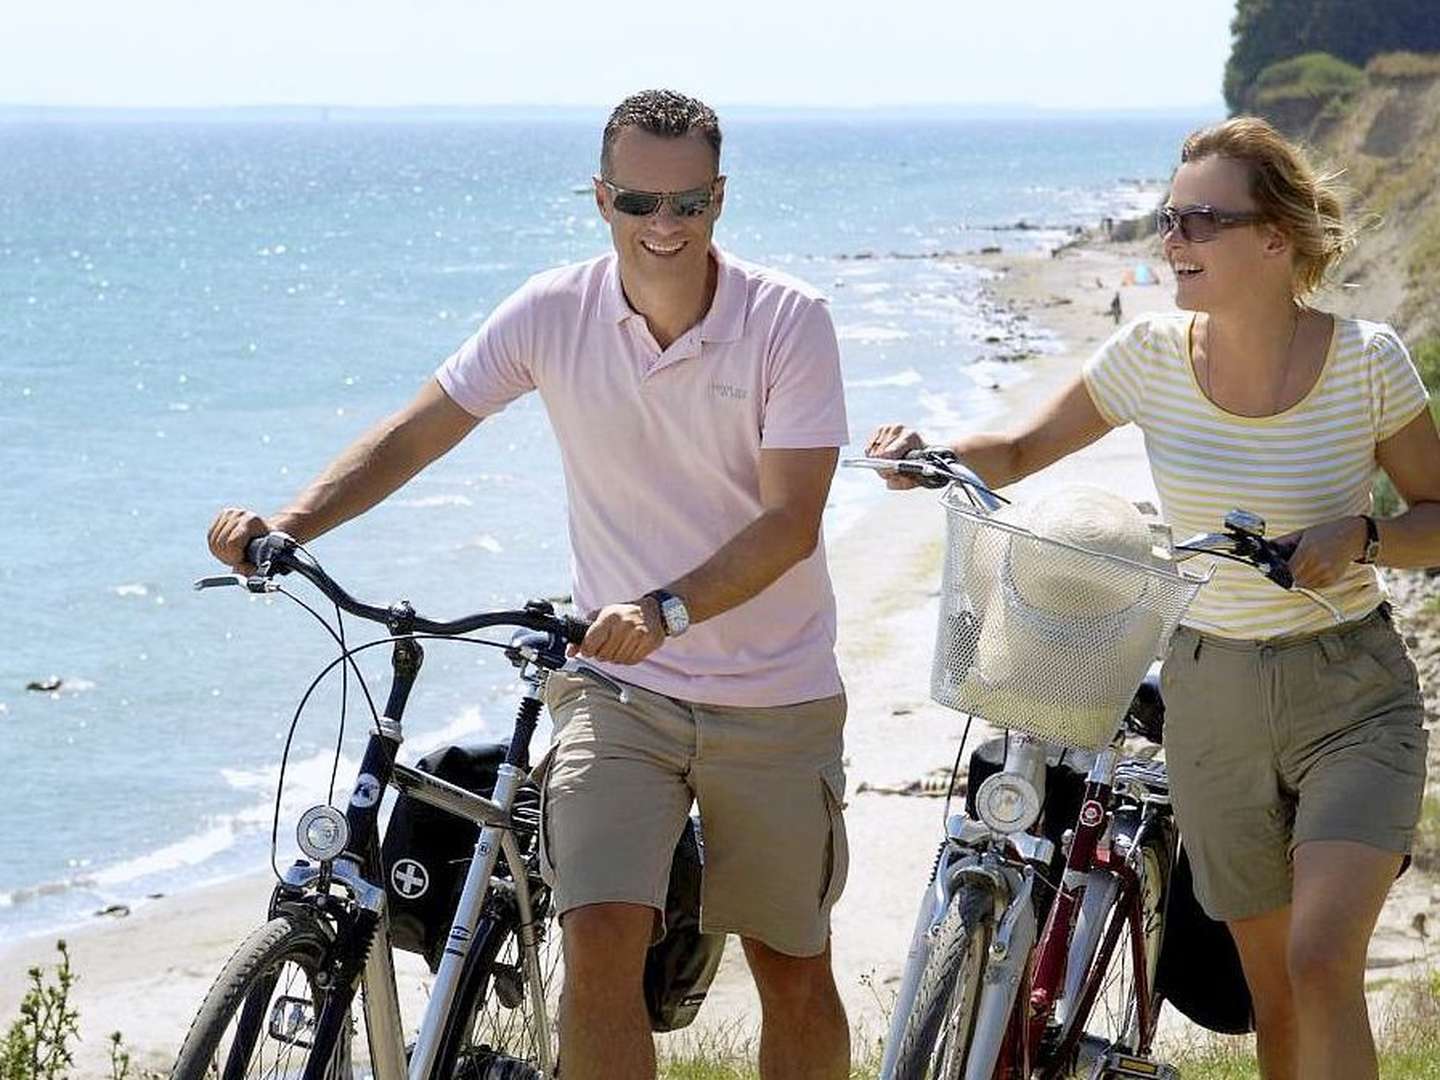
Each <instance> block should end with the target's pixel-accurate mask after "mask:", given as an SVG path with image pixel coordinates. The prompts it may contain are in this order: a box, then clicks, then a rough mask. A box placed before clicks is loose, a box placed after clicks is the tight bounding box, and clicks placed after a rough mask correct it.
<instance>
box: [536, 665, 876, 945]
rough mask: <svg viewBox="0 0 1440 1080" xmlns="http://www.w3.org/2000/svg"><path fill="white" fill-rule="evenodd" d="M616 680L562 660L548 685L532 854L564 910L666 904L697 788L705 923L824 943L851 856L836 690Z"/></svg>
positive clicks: (841, 714) (770, 940)
mask: <svg viewBox="0 0 1440 1080" xmlns="http://www.w3.org/2000/svg"><path fill="white" fill-rule="evenodd" d="M626 690H627V692H628V695H629V698H630V700H629V703H628V704H624V705H622V704H621V703H620V702H619V701H618V700H617V697H616V694H615V691H614V690H613V689H611V688H610V687H607V686H605V685H603V684H602V683H601V682H600V681H599V680H597V679H592V678H587V677H585V676H583V675H569V674H560V673H556V674H554V675H552V676H551V677H550V682H549V685H548V687H547V690H546V704H547V705H549V707H550V712H551V715H552V716H553V717H554V721H555V742H554V747H553V750H552V757H551V760H550V762H549V765H548V769H547V772H546V778H545V787H544V795H543V804H544V805H543V807H542V814H541V819H542V824H541V864H542V868H543V870H544V873H545V878H546V880H547V881H549V882H550V885H551V887H552V888H553V889H554V892H555V897H556V904H557V911H558V913H559V914H561V915H563V914H564V913H565V912H567V911H570V910H572V909H574V908H577V907H582V906H584V905H586V904H598V903H607V902H624V903H631V904H644V905H648V906H649V907H653V908H655V909H656V911H657V912H658V913H660V914H661V916H662V918H663V912H664V910H665V894H666V890H667V888H668V885H669V880H670V862H671V858H672V856H673V854H674V851H675V844H676V842H677V841H678V840H679V838H680V833H681V831H682V829H683V828H684V826H685V819H686V817H687V816H688V815H689V813H690V804H691V801H692V800H694V801H697V802H698V803H699V804H700V821H701V825H702V828H703V830H704V837H705V873H704V885H703V890H702V895H701V916H700V921H701V926H702V928H703V929H704V930H707V931H713V932H717V933H733V934H740V935H742V936H744V937H748V938H754V939H756V940H759V941H761V942H763V943H765V944H766V945H769V946H770V947H771V948H773V949H776V950H778V951H780V952H783V953H787V954H789V955H792V956H815V955H817V954H819V953H821V952H823V951H824V949H825V946H826V943H827V942H828V941H829V936H830V908H831V906H832V905H833V904H834V903H835V901H836V899H837V898H838V897H839V895H840V890H841V889H842V888H844V885H845V873H846V868H847V865H848V856H847V849H846V844H845V823H844V820H843V818H842V817H841V805H842V801H843V799H844V796H845V771H844V767H843V765H842V764H841V749H842V731H843V728H844V725H845V698H844V695H837V696H835V697H831V698H822V699H820V700H817V701H807V702H802V703H800V704H798V705H786V706H779V707H775V708H734V707H725V706H716V705H696V704H690V703H687V702H683V701H678V700H676V699H674V698H669V697H665V696H664V695H662V694H656V693H652V692H651V691H649V690H643V689H641V688H640V687H637V686H627V687H626ZM656 924H657V933H658V934H663V933H664V927H663V925H662V919H661V918H657V919H656Z"/></svg>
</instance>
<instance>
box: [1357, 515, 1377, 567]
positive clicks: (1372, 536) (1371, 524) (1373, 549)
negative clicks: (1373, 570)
mask: <svg viewBox="0 0 1440 1080" xmlns="http://www.w3.org/2000/svg"><path fill="white" fill-rule="evenodd" d="M1360 520H1361V521H1363V522H1365V547H1364V549H1363V550H1362V551H1361V553H1360V557H1359V558H1358V559H1356V560H1355V561H1356V562H1358V563H1364V564H1366V565H1369V564H1371V563H1373V562H1374V561H1375V560H1376V558H1378V557H1379V555H1380V530H1379V529H1378V528H1376V526H1375V519H1374V518H1373V517H1371V516H1370V515H1369V514H1361V515H1360Z"/></svg>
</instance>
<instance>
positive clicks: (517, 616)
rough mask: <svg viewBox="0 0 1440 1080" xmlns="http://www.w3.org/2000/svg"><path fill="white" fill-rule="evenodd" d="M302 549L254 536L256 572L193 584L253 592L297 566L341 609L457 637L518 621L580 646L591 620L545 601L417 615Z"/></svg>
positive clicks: (250, 554)
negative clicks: (346, 579)
mask: <svg viewBox="0 0 1440 1080" xmlns="http://www.w3.org/2000/svg"><path fill="white" fill-rule="evenodd" d="M298 549H299V545H298V544H297V543H296V541H295V539H294V538H293V537H291V536H288V535H286V534H285V533H282V532H272V533H269V534H267V535H265V536H260V537H256V538H255V539H254V540H252V541H250V543H248V544H247V545H245V558H246V559H247V560H248V561H249V562H250V564H251V565H252V566H254V567H255V573H253V574H251V575H250V576H249V577H248V578H244V577H241V576H240V575H238V574H237V575H228V576H226V577H220V578H202V579H201V580H200V581H198V582H196V583H195V587H196V588H206V587H208V586H209V585H218V584H231V583H234V584H243V585H244V586H245V587H246V588H248V589H249V590H250V591H251V592H265V591H266V590H267V589H268V588H270V587H271V585H270V580H271V578H273V577H275V576H276V575H279V574H288V573H290V572H292V571H293V572H295V573H297V574H299V575H300V576H301V577H303V578H305V580H307V581H309V582H310V583H311V584H312V585H314V586H315V587H316V588H317V589H319V590H320V591H321V592H322V593H324V594H325V596H326V597H327V598H328V599H329V600H330V601H331V602H332V603H334V604H335V605H336V606H337V607H339V608H340V610H342V611H347V612H349V613H350V614H351V615H354V616H356V617H357V618H361V619H368V620H369V621H371V622H376V623H380V624H381V625H383V626H385V627H386V628H388V629H389V630H390V631H391V632H392V633H395V634H408V633H415V632H419V633H423V634H437V635H440V636H442V637H454V636H456V635H459V634H468V633H470V632H471V631H474V630H483V629H486V628H487V627H491V626H520V627H524V628H525V629H527V630H539V631H543V632H545V633H552V634H557V635H558V636H559V637H561V638H562V639H563V640H565V641H566V642H569V643H570V644H572V645H578V644H580V642H581V641H583V640H584V638H585V633H586V631H588V630H589V629H590V624H589V623H588V622H586V621H585V620H584V619H576V618H574V617H572V616H569V615H556V614H555V612H554V609H553V608H551V606H550V604H549V603H548V602H547V601H533V600H532V601H531V602H530V603H529V604H527V605H526V606H525V608H524V609H523V610H519V611H485V612H479V613H477V614H474V615H466V616H464V617H462V618H459V619H449V620H437V619H429V618H425V617H424V616H422V615H418V614H416V612H415V610H414V609H413V608H411V607H410V605H409V604H408V603H405V602H403V601H402V602H400V603H398V604H393V605H391V606H390V607H377V606H375V605H374V604H367V603H364V602H363V601H360V600H357V599H356V598H355V597H353V596H351V595H350V594H349V593H348V592H346V591H345V590H344V589H343V588H342V587H341V586H340V584H339V583H338V582H336V581H335V579H334V578H332V577H331V576H330V575H329V574H327V573H326V572H325V571H324V570H322V569H321V568H320V566H319V565H318V564H317V563H315V562H313V561H311V560H308V559H302V558H300V557H299V556H298V555H297V551H298Z"/></svg>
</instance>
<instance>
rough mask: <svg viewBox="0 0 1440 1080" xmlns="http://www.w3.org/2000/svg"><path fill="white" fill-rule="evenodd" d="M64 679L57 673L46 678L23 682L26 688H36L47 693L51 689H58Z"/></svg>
mask: <svg viewBox="0 0 1440 1080" xmlns="http://www.w3.org/2000/svg"><path fill="white" fill-rule="evenodd" d="M64 683H65V680H64V679H62V678H60V676H59V675H51V676H50V677H49V678H48V679H33V680H31V681H30V682H28V683H26V684H25V689H26V690H36V691H39V692H40V693H42V694H48V693H49V692H50V691H52V690H59V689H60V687H61V686H63V685H64Z"/></svg>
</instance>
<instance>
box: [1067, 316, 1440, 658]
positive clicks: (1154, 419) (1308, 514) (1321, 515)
mask: <svg viewBox="0 0 1440 1080" xmlns="http://www.w3.org/2000/svg"><path fill="white" fill-rule="evenodd" d="M1193 324H1194V315H1193V314H1192V313H1189V312H1185V313H1181V314H1171V315H1154V316H1147V317H1145V318H1142V319H1139V320H1137V321H1136V322H1133V323H1130V324H1129V325H1128V326H1123V327H1121V328H1120V329H1119V330H1118V331H1116V333H1115V334H1114V336H1113V337H1111V338H1110V340H1109V341H1107V342H1106V343H1105V344H1104V345H1102V346H1101V347H1100V349H1099V350H1098V351H1097V352H1096V353H1095V355H1094V356H1092V357H1091V358H1090V359H1089V360H1088V361H1086V363H1085V366H1084V368H1083V374H1084V379H1085V386H1086V388H1087V389H1088V390H1089V392H1090V397H1091V398H1092V399H1093V400H1094V402H1095V406H1096V408H1097V409H1099V410H1100V413H1101V415H1102V416H1104V417H1105V419H1106V420H1108V421H1109V422H1110V423H1111V424H1112V425H1115V426H1119V425H1120V424H1126V423H1135V424H1138V425H1139V426H1140V428H1141V430H1142V431H1143V432H1144V433H1145V450H1146V453H1147V455H1148V456H1149V459H1150V470H1151V472H1152V473H1153V474H1154V477H1155V488H1156V490H1157V491H1158V492H1159V494H1160V502H1161V512H1162V513H1163V514H1164V516H1165V520H1166V521H1168V522H1169V523H1170V525H1171V527H1172V528H1173V530H1174V534H1175V537H1176V539H1177V540H1178V539H1182V538H1184V537H1187V536H1191V535H1193V534H1195V533H1199V532H1219V531H1220V529H1221V522H1222V521H1223V519H1224V517H1225V514H1226V512H1228V511H1229V510H1232V509H1235V508H1237V507H1239V508H1242V509H1245V510H1251V511H1254V512H1255V513H1257V514H1259V515H1260V516H1261V517H1263V518H1264V519H1265V523H1266V533H1267V535H1269V536H1272V537H1273V536H1282V535H1284V534H1285V533H1288V532H1291V531H1293V530H1296V529H1303V528H1306V527H1308V526H1311V525H1316V524H1319V523H1320V522H1324V521H1330V520H1333V519H1335V518H1340V517H1347V516H1349V515H1351V514H1363V513H1367V512H1369V510H1370V508H1371V499H1370V486H1371V483H1372V481H1373V479H1374V474H1375V470H1376V468H1377V464H1376V460H1375V445H1376V443H1379V442H1382V441H1384V440H1385V439H1388V438H1389V437H1390V436H1392V435H1394V434H1395V433H1396V432H1397V431H1399V430H1400V429H1401V428H1402V427H1404V426H1405V425H1406V424H1407V423H1409V422H1410V421H1411V420H1413V419H1414V418H1415V417H1416V416H1417V415H1418V414H1419V412H1420V410H1422V409H1423V408H1425V404H1426V401H1427V397H1428V395H1427V393H1426V391H1425V386H1424V384H1423V383H1422V382H1421V381H1420V375H1419V373H1418V372H1417V371H1416V370H1415V365H1414V364H1413V363H1412V362H1411V360H1410V354H1409V353H1408V352H1406V350H1405V346H1404V345H1403V344H1402V343H1401V341H1400V338H1399V336H1398V335H1396V333H1395V331H1394V330H1392V329H1391V328H1390V327H1389V326H1386V325H1384V324H1383V323H1374V322H1365V321H1362V320H1358V319H1342V318H1339V317H1336V318H1335V331H1334V334H1333V336H1332V338H1331V342H1330V351H1329V353H1328V354H1327V355H1326V357H1325V365H1324V367H1323V368H1322V369H1321V371H1320V377H1319V378H1318V379H1317V380H1316V382H1315V385H1314V387H1312V388H1311V390H1310V392H1309V393H1308V394H1306V395H1305V397H1304V398H1302V399H1301V400H1300V401H1299V402H1297V403H1296V404H1295V405H1293V406H1291V407H1290V408H1288V409H1286V410H1285V411H1283V412H1280V413H1277V414H1275V415H1274V416H1264V417H1249V416H1237V415H1235V414H1233V413H1229V412H1226V411H1225V410H1224V409H1221V408H1220V407H1219V406H1217V405H1216V404H1214V403H1213V402H1212V401H1211V400H1210V399H1209V398H1208V397H1206V395H1205V394H1204V392H1203V391H1202V390H1201V389H1200V385H1199V383H1198V382H1197V381H1196V379H1195V369H1194V365H1193V363H1192V361H1191V354H1190V340H1191V328H1192V326H1193ZM1437 464H1440V463H1437ZM1197 561H1199V560H1197ZM1215 564H1216V565H1215V576H1214V577H1213V578H1212V579H1211V581H1210V584H1208V585H1207V586H1205V587H1204V588H1203V589H1201V590H1200V594H1199V596H1197V597H1196V599H1195V602H1194V604H1192V605H1191V607H1190V611H1189V613H1188V614H1187V615H1186V617H1185V620H1184V621H1185V623H1186V625H1189V626H1193V627H1196V628H1198V629H1200V630H1204V631H1206V632H1208V633H1213V634H1219V635H1223V636H1225V637H1233V638H1249V639H1263V638H1271V637H1278V636H1281V635H1285V634H1295V633H1304V632H1307V631H1311V630H1320V629H1324V628H1325V627H1326V626H1329V625H1331V620H1330V617H1329V615H1327V614H1326V613H1325V612H1324V611H1323V610H1321V609H1320V607H1319V606H1318V605H1316V604H1314V603H1311V602H1310V601H1309V600H1307V599H1306V598H1305V597H1303V596H1301V595H1300V594H1298V593H1291V592H1286V591H1284V590H1282V589H1279V588H1277V587H1276V586H1275V585H1273V584H1272V583H1271V582H1269V581H1267V580H1265V578H1264V577H1262V576H1261V575H1260V574H1259V573H1257V572H1256V571H1254V570H1253V569H1251V568H1249V567H1247V566H1242V565H1240V564H1238V563H1234V562H1230V561H1227V560H1224V559H1217V560H1215ZM1324 593H1325V596H1326V597H1327V598H1328V599H1329V600H1330V601H1331V602H1332V603H1334V604H1335V605H1336V606H1337V607H1339V608H1340V610H1341V611H1342V612H1344V614H1345V616H1346V618H1359V617H1360V616H1363V615H1364V614H1366V613H1367V612H1368V611H1370V610H1371V609H1372V608H1374V607H1375V606H1376V605H1377V604H1378V603H1379V602H1380V601H1381V600H1382V599H1383V597H1384V593H1383V592H1382V586H1381V584H1380V580H1379V575H1377V574H1376V572H1375V569H1374V568H1373V567H1370V566H1362V565H1358V564H1357V565H1353V566H1351V567H1350V568H1349V569H1348V570H1347V571H1346V572H1345V574H1344V576H1343V577H1342V578H1341V579H1340V580H1339V581H1338V582H1336V583H1335V584H1334V585H1333V586H1331V587H1329V588H1327V589H1325V590H1324Z"/></svg>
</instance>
